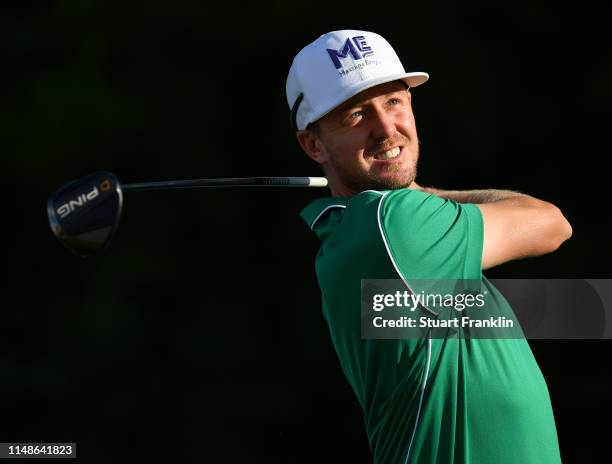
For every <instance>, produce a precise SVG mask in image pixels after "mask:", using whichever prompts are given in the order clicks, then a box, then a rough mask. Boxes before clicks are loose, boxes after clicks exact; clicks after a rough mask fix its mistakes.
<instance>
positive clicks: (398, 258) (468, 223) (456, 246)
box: [302, 189, 561, 464]
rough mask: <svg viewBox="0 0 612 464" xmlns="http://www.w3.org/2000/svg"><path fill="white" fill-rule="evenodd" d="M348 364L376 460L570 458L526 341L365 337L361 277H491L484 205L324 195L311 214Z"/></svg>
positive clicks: (329, 308) (332, 328)
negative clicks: (485, 263)
mask: <svg viewBox="0 0 612 464" xmlns="http://www.w3.org/2000/svg"><path fill="white" fill-rule="evenodd" d="M302 217H303V218H304V220H305V221H306V223H307V224H308V225H309V226H310V228H311V229H312V230H313V231H314V232H315V233H316V235H317V237H318V238H319V239H320V240H321V246H320V249H319V251H318V254H317V257H316V273H317V279H318V281H319V286H320V288H321V294H322V306H323V308H322V309H323V315H324V317H325V320H326V321H327V324H328V327H329V332H330V335H331V338H332V342H333V345H334V347H335V350H336V352H337V354H338V359H339V361H340V365H341V367H342V370H343V372H344V374H345V376H346V378H347V380H348V382H349V383H350V385H351V386H352V387H353V390H354V392H355V394H356V396H357V399H358V401H359V403H360V405H361V407H362V408H363V412H364V420H365V427H366V430H367V435H368V439H369V443H370V449H371V450H372V454H373V456H374V462H375V463H381V464H382V463H384V464H389V463H402V464H405V463H419V464H425V463H438V464H451V463H457V464H458V463H474V464H486V463H495V464H510V463H512V464H530V463H533V464H547V463H559V462H560V461H561V460H560V455H559V445H558V440H557V432H556V428H555V422H554V417H553V412H552V407H551V403H550V397H549V394H548V389H547V386H546V382H545V380H544V378H543V376H542V373H541V371H540V369H539V367H538V365H537V363H536V361H535V359H534V357H533V354H532V352H531V349H530V347H529V345H528V343H527V341H526V340H525V339H524V338H515V339H465V338H460V337H455V338H452V337H450V338H443V339H432V338H423V339H412V340H410V339H392V340H382V339H362V338H361V318H360V315H361V280H362V279H400V278H401V279H404V280H405V281H410V280H411V279H484V277H483V276H482V268H481V262H482V243H483V220H482V215H481V213H480V210H479V209H478V207H477V206H476V205H473V204H459V203H456V202H454V201H450V200H445V199H442V198H440V197H437V196H435V195H429V194H426V193H424V192H421V191H417V190H409V189H400V190H393V191H382V192H378V191H365V192H362V193H360V194H359V195H356V196H354V197H350V198H348V197H336V198H322V199H318V200H315V201H314V202H313V203H311V204H310V205H308V206H307V207H306V208H305V209H304V210H303V211H302Z"/></svg>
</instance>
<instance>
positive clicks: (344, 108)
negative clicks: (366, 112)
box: [338, 89, 410, 111]
mask: <svg viewBox="0 0 612 464" xmlns="http://www.w3.org/2000/svg"><path fill="white" fill-rule="evenodd" d="M403 92H406V93H408V94H410V90H409V89H405V90H394V91H393V92H389V93H386V94H384V95H381V96H382V97H385V98H391V97H392V96H394V95H396V94H398V93H403ZM369 100H371V99H369ZM366 101H368V100H362V101H359V100H358V101H356V102H353V103H351V102H345V103H344V104H342V105H340V106H339V107H338V110H340V111H348V110H350V109H351V108H354V107H356V106H363V105H364V103H365V102H366Z"/></svg>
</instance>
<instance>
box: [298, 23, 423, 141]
mask: <svg viewBox="0 0 612 464" xmlns="http://www.w3.org/2000/svg"><path fill="white" fill-rule="evenodd" d="M400 79H401V80H403V81H404V82H405V83H406V85H407V86H408V87H416V86H417V85H421V84H422V83H424V82H425V81H426V80H427V79H429V74H427V73H424V72H411V73H407V72H406V71H405V70H404V67H403V66H402V63H401V61H400V59H399V58H398V56H397V54H396V53H395V50H393V48H392V47H391V45H390V44H389V42H387V41H386V40H385V39H384V38H383V37H381V36H380V35H378V34H375V33H373V32H367V31H356V30H344V31H333V32H328V33H327V34H323V35H322V36H321V37H319V38H318V39H317V40H315V41H314V42H312V43H310V44H309V45H307V46H306V47H304V48H303V49H302V50H301V51H300V52H299V53H298V54H297V55H296V56H295V58H294V59H293V63H292V64H291V69H290V70H289V76H288V77H287V89H286V90H287V102H288V103H289V108H290V109H291V123H292V125H293V128H294V129H295V130H296V131H297V130H302V129H305V128H306V126H308V124H310V123H312V122H315V121H316V120H318V119H319V118H321V117H323V116H325V115H326V114H327V113H329V112H330V111H331V110H333V109H334V108H336V107H338V106H339V105H341V104H342V103H344V102H345V101H347V100H348V99H349V98H351V97H352V96H354V95H357V94H358V93H359V92H362V91H364V90H366V89H369V88H370V87H374V86H376V85H379V84H384V83H386V82H391V81H394V80H400Z"/></svg>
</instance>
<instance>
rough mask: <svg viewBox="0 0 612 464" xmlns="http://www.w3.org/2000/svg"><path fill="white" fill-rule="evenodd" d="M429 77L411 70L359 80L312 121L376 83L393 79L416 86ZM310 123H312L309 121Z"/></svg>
mask: <svg viewBox="0 0 612 464" xmlns="http://www.w3.org/2000/svg"><path fill="white" fill-rule="evenodd" d="M428 79H429V74H427V73H425V72H411V73H405V74H396V75H392V76H385V77H380V78H377V79H371V80H367V81H363V82H361V85H359V86H356V87H353V88H351V89H350V92H346V93H344V94H343V95H342V96H341V97H339V99H338V101H337V102H335V103H334V105H333V106H332V107H331V108H330V109H329V110H327V111H326V112H324V113H323V114H321V115H319V116H317V117H316V118H315V119H314V120H313V121H312V122H316V121H318V120H319V119H321V118H322V117H323V116H326V115H328V114H329V113H331V112H332V111H334V110H335V109H336V108H338V107H339V106H340V105H342V104H343V103H344V102H346V101H347V100H349V99H350V98H353V97H354V96H355V95H357V94H358V93H361V92H363V91H364V90H368V89H371V88H372V87H376V86H377V85H381V84H386V83H387V82H393V81H404V82H405V83H406V85H408V87H411V88H412V87H418V86H419V85H421V84H424V83H425V82H427V80H428ZM309 124H312V123H309Z"/></svg>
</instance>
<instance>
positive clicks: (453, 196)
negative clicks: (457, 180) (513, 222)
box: [410, 182, 528, 204]
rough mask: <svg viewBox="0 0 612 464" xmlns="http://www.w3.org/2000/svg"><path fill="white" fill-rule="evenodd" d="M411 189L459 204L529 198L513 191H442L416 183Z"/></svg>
mask: <svg viewBox="0 0 612 464" xmlns="http://www.w3.org/2000/svg"><path fill="white" fill-rule="evenodd" d="M410 188H414V189H417V190H421V191H422V192H425V193H430V194H432V195H436V196H438V197H440V198H446V199H448V200H453V201H456V202H457V203H477V204H482V203H492V202H494V201H501V200H507V199H509V198H516V197H527V196H528V195H525V194H524V193H520V192H515V191H513V190H497V189H483V190H442V189H437V188H433V187H422V186H420V185H418V184H417V183H416V182H413V184H412V185H411V187H410Z"/></svg>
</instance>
